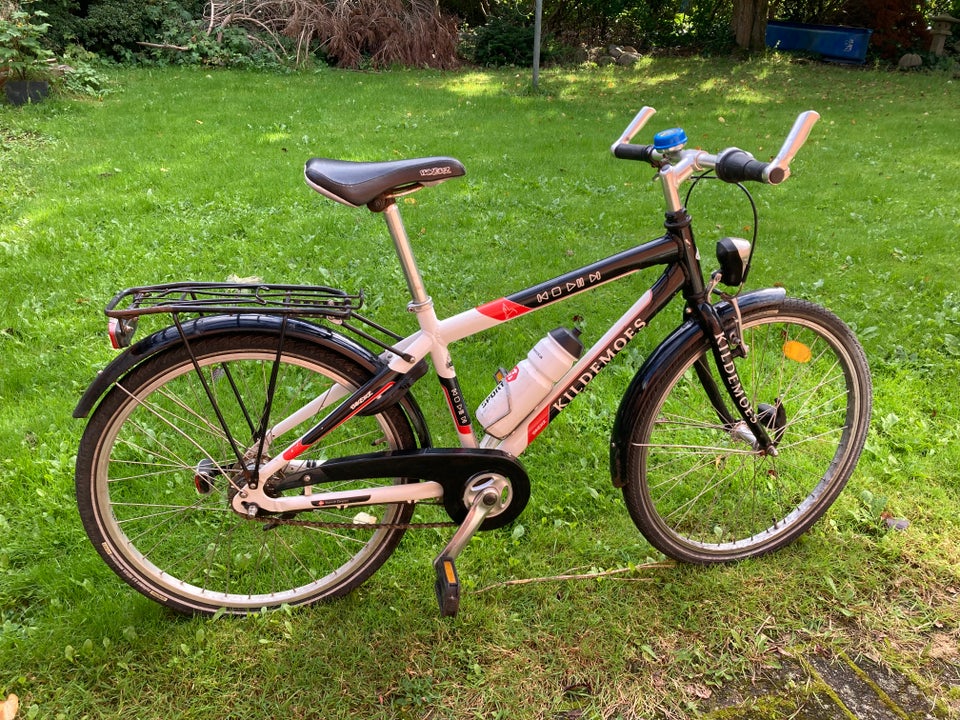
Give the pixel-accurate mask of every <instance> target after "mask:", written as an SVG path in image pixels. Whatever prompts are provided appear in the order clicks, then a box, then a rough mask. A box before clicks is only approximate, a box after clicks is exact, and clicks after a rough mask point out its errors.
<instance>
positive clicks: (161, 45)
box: [137, 42, 190, 52]
mask: <svg viewBox="0 0 960 720" xmlns="http://www.w3.org/2000/svg"><path fill="white" fill-rule="evenodd" d="M137 45H143V46H144V47H150V48H159V49H160V50H179V51H180V52H187V50H189V49H190V48H189V47H186V46H184V45H168V44H167V43H149V42H138V43H137Z"/></svg>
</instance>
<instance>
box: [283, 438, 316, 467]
mask: <svg viewBox="0 0 960 720" xmlns="http://www.w3.org/2000/svg"><path fill="white" fill-rule="evenodd" d="M309 447H310V446H309V445H304V444H303V443H302V442H300V441H299V440H298V441H297V442H296V443H294V444H293V445H291V446H290V447H289V448H287V449H286V451H285V452H284V453H283V459H284V460H286V461H287V462H290V461H291V460H293V459H294V458H295V457H297V456H298V455H300V453H302V452H305V451H306V450H307V448H309Z"/></svg>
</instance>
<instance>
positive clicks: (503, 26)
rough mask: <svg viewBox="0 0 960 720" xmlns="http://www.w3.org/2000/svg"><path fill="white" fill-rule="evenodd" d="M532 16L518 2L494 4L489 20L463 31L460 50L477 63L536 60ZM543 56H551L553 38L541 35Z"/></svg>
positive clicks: (495, 64)
mask: <svg viewBox="0 0 960 720" xmlns="http://www.w3.org/2000/svg"><path fill="white" fill-rule="evenodd" d="M533 33H534V26H533V16H532V15H531V14H530V13H528V12H526V11H525V10H524V9H522V7H521V5H520V4H519V3H517V2H513V1H511V0H507V1H506V2H498V3H496V4H495V5H494V8H493V11H492V13H491V15H490V17H489V18H488V19H487V21H486V23H484V24H483V25H481V26H479V27H477V28H473V29H467V30H466V31H465V32H464V33H463V34H462V36H461V37H462V44H461V49H460V52H461V53H463V54H464V56H465V57H466V58H467V59H468V60H470V61H471V62H473V63H475V64H477V65H484V66H500V65H520V66H523V67H529V66H530V65H531V64H532V63H533ZM541 43H542V44H541V58H543V59H544V60H546V59H548V58H549V55H550V51H549V47H550V39H549V37H547V38H545V39H544V38H541Z"/></svg>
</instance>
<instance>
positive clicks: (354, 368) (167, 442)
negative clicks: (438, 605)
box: [76, 332, 417, 614]
mask: <svg viewBox="0 0 960 720" xmlns="http://www.w3.org/2000/svg"><path fill="white" fill-rule="evenodd" d="M277 343H278V336H271V335H262V334H248V333H242V332H240V333H228V334H222V335H216V336H212V337H200V338H198V339H196V340H193V341H191V343H190V348H191V350H192V352H193V354H194V356H195V358H196V360H197V362H198V364H199V365H200V368H201V370H202V372H203V374H204V377H205V379H206V381H207V384H208V385H209V387H210V390H211V393H212V394H213V397H214V398H216V400H217V404H218V406H219V410H220V413H221V415H222V416H223V418H224V421H225V423H226V425H227V426H228V427H229V429H230V433H231V434H232V435H233V436H234V438H235V440H236V441H237V443H238V445H240V446H242V447H243V449H245V450H246V449H252V450H253V451H255V450H256V448H257V447H258V444H259V441H258V439H257V438H256V437H255V433H254V432H253V430H254V429H255V427H257V426H259V423H258V419H259V417H260V414H262V412H263V410H264V407H265V398H266V388H267V387H268V385H269V377H270V374H271V370H272V368H273V364H274V361H275V360H276V359H277V357H278V353H277ZM370 376H371V373H370V371H369V370H367V369H365V368H364V367H362V366H361V365H359V364H358V363H356V361H354V360H353V359H351V358H349V357H347V356H346V355H343V354H340V353H337V352H336V351H334V350H331V349H329V348H325V347H320V346H318V345H315V344H313V343H310V342H307V341H304V340H300V339H288V340H286V341H285V342H284V343H283V348H282V353H280V354H279V372H278V375H277V382H276V389H275V394H274V397H273V404H272V417H273V418H281V417H284V416H285V414H286V413H288V412H290V411H292V410H293V409H294V408H296V407H299V406H300V405H301V404H303V403H305V402H307V401H308V400H310V399H312V398H314V397H317V396H319V395H320V394H321V393H322V392H324V391H325V389H326V388H327V387H330V386H332V385H334V384H342V385H345V386H348V387H350V388H351V389H352V388H356V387H357V386H359V385H360V384H362V383H363V382H364V381H366V380H367V379H369V378H370ZM241 401H242V402H241ZM304 429H305V428H304V427H298V428H296V429H294V430H292V431H290V432H287V433H286V434H284V435H282V436H280V437H278V438H274V440H273V443H272V446H271V447H272V448H273V450H274V451H279V450H280V449H282V448H284V447H286V445H288V444H289V442H291V441H292V440H293V439H295V437H296V432H297V431H298V430H299V431H301V432H302V431H303V430H304ZM415 437H416V436H415V433H414V431H413V429H412V427H411V424H410V421H409V419H408V417H407V415H406V413H405V412H404V411H403V410H402V409H401V408H400V407H398V406H392V407H388V408H385V409H383V410H381V411H380V412H379V413H377V414H376V415H372V416H366V417H362V416H356V417H354V418H352V419H351V420H350V421H348V422H347V423H345V424H344V425H342V426H341V427H338V428H337V429H336V430H335V431H334V432H333V433H331V435H330V436H328V437H327V438H325V439H324V441H323V442H321V443H319V444H318V446H316V447H314V448H311V449H310V450H309V451H308V453H307V454H306V455H304V456H302V457H303V459H322V458H324V457H327V453H336V454H337V455H340V456H344V455H351V454H356V453H362V452H372V451H379V450H389V449H397V450H402V449H413V448H415V447H416V446H417V443H416V439H415ZM205 461H206V466H204V465H202V463H204V462H205ZM209 461H214V462H215V463H216V465H215V466H216V467H217V468H218V470H217V471H216V472H213V471H212V470H210V466H211V463H210V462H209ZM239 466H240V463H239V462H238V461H236V456H235V454H233V451H232V450H231V448H230V446H229V443H228V442H227V439H226V434H225V433H224V431H223V430H222V429H221V424H220V421H219V420H218V419H217V417H216V416H215V413H214V411H213V404H212V403H211V401H210V400H209V398H208V396H207V394H206V392H205V391H204V389H203V387H202V385H201V383H200V380H199V376H198V373H197V371H196V370H195V368H194V366H193V363H192V360H191V358H190V354H189V352H188V350H187V348H186V347H185V346H184V345H179V346H175V347H173V348H171V349H169V350H165V351H162V352H160V353H158V354H157V355H155V356H154V357H152V358H148V359H147V360H145V361H144V362H143V363H141V364H140V365H138V366H137V367H135V368H134V369H133V370H131V371H130V372H129V373H128V374H127V375H126V376H125V377H124V378H122V379H121V380H120V381H119V382H117V383H116V384H115V385H114V386H113V388H111V390H110V392H109V393H107V395H106V396H105V397H104V399H103V401H102V402H101V403H100V405H99V406H98V407H97V408H96V410H95V411H94V413H93V414H92V416H91V418H90V421H89V423H88V424H87V427H86V430H85V432H84V434H83V438H82V440H81V443H80V447H79V450H78V455H77V464H76V492H77V502H78V506H79V510H80V518H81V520H82V522H83V526H84V528H85V530H86V532H87V534H88V536H89V537H90V540H91V541H92V543H93V545H94V547H95V548H96V549H97V551H98V552H99V553H100V555H101V557H102V558H103V559H104V560H105V561H106V563H107V565H109V566H110V567H111V568H112V569H113V570H114V571H115V572H116V573H117V574H118V575H119V576H120V577H121V578H123V579H124V580H125V581H126V582H127V583H129V584H130V585H131V586H133V587H134V588H135V589H136V590H138V591H139V592H141V593H143V594H144V595H146V596H147V597H149V598H151V599H153V600H155V601H157V602H159V603H161V604H163V605H166V606H168V607H170V608H173V609H174V610H177V611H180V612H186V613H194V614H213V613H216V612H218V611H220V612H226V613H228V614H247V613H251V612H255V611H259V610H261V609H262V608H276V607H279V606H282V605H291V606H292V605H303V604H308V603H311V602H315V601H317V600H320V599H323V598H330V597H336V596H341V595H344V594H346V593H347V592H349V591H350V590H352V589H353V588H355V587H356V586H357V585H359V584H360V583H362V582H363V581H364V580H366V579H367V578H369V577H370V575H372V574H373V573H374V572H375V571H376V570H377V569H378V568H379V567H380V566H381V565H382V564H383V563H384V562H385V561H386V559H387V558H388V557H389V556H390V554H391V553H392V552H393V551H394V549H395V548H396V547H397V544H398V543H399V542H400V539H401V537H402V535H403V533H404V529H403V528H396V527H383V524H384V523H397V524H402V523H406V522H408V521H409V519H410V517H411V515H412V513H413V505H412V504H409V503H397V504H392V505H385V506H378V507H377V508H376V509H369V508H368V509H367V510H368V511H369V514H372V513H379V514H380V516H379V517H377V518H376V519H377V520H378V521H379V523H380V525H379V526H375V525H373V524H372V523H371V521H370V518H369V517H366V518H364V517H363V516H358V514H357V510H356V509H353V510H352V511H350V510H338V509H336V508H324V509H323V510H318V511H312V512H311V513H310V514H308V515H306V516H304V517H307V518H309V519H317V520H327V521H338V522H346V523H350V524H351V526H350V527H347V528H342V527H341V528H330V529H318V528H317V527H305V526H298V525H292V524H278V525H275V526H273V527H272V528H271V527H269V526H267V525H265V524H264V523H263V522H261V521H258V520H251V519H248V518H246V517H243V516H241V515H239V514H237V513H235V512H233V510H231V509H230V495H231V492H235V489H236V483H237V482H240V481H239V480H238V479H237V478H239V477H241V476H240V472H239V469H238V468H239ZM222 468H233V470H232V471H228V470H221V469H222ZM201 469H202V471H201ZM228 475H229V477H228ZM384 482H385V481H384V480H376V481H372V484H376V485H383V484H384ZM387 482H389V481H387ZM393 482H395V483H404V482H407V480H406V479H404V478H397V479H394V480H393ZM365 484H366V483H364V482H359V481H358V482H351V483H342V484H328V485H324V486H322V489H323V490H342V489H350V488H359V487H362V486H364V485H365ZM231 487H232V488H233V490H231ZM291 492H301V491H300V490H296V491H291ZM358 517H360V518H362V521H360V522H357V520H356V518H358ZM374 517H375V516H374Z"/></svg>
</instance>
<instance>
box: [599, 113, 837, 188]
mask: <svg viewBox="0 0 960 720" xmlns="http://www.w3.org/2000/svg"><path fill="white" fill-rule="evenodd" d="M656 112H657V111H656V110H654V109H653V108H651V107H643V108H641V109H640V112H638V113H637V114H636V116H635V117H634V118H633V120H631V121H630V124H629V125H627V128H626V129H625V130H624V131H623V134H622V135H621V136H620V138H619V139H618V140H617V141H616V142H615V143H614V144H613V145H611V146H610V151H611V152H612V153H613V155H614V157H618V158H621V159H623V160H640V161H642V162H646V163H649V164H650V165H652V166H653V167H656V168H662V167H664V166H666V165H676V164H678V163H680V162H681V161H686V162H687V163H689V164H690V165H691V166H692V167H695V168H696V169H700V170H711V169H713V170H716V173H717V177H718V178H720V179H721V180H724V181H725V182H730V183H735V182H743V181H746V180H752V181H754V182H762V183H767V184H769V185H779V184H780V183H782V182H783V181H784V180H786V179H787V178H788V177H790V162H791V161H792V160H793V157H794V155H796V154H797V151H798V150H799V149H800V148H801V147H802V146H803V143H804V142H806V140H807V137H808V136H809V135H810V130H811V129H812V128H813V126H814V124H815V123H816V122H817V120H819V119H820V114H819V113H817V112H816V111H814V110H807V111H806V112H802V113H800V115H799V116H797V119H796V120H795V121H794V123H793V127H792V128H791V129H790V132H789V133H788V134H787V138H786V140H785V141H784V143H783V146H782V147H781V148H780V152H778V153H777V156H776V157H775V158H774V159H773V160H771V161H770V162H768V163H765V162H761V161H760V160H756V159H754V157H753V155H751V154H750V153H748V152H746V151H745V150H741V149H739V148H735V147H733V148H727V149H726V150H722V151H721V152H720V153H718V154H717V155H711V154H709V153H706V152H703V151H701V150H685V149H684V147H683V145H682V144H681V145H677V146H675V147H666V148H658V147H657V146H656V143H655V144H654V145H633V144H631V143H630V140H631V139H632V138H633V137H634V135H636V134H637V133H638V132H639V131H640V129H641V128H642V127H643V126H644V125H646V123H647V121H648V120H650V118H652V117H653V116H654V114H656ZM681 135H682V132H681ZM684 137H685V136H684Z"/></svg>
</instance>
